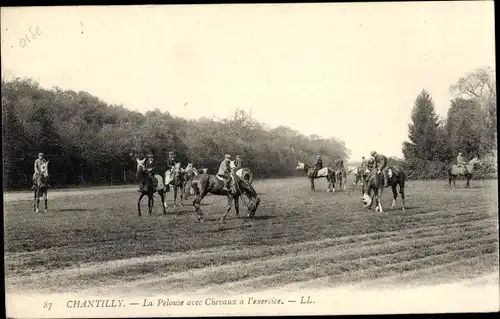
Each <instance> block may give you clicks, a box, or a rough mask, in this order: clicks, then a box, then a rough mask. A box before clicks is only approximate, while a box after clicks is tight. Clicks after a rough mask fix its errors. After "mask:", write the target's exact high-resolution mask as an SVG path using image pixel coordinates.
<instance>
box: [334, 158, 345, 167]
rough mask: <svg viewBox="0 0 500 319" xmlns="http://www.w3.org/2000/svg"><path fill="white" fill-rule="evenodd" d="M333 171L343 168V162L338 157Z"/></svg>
mask: <svg viewBox="0 0 500 319" xmlns="http://www.w3.org/2000/svg"><path fill="white" fill-rule="evenodd" d="M334 166H335V169H343V168H344V161H343V160H342V159H341V158H340V156H337V159H336V160H335V164H334Z"/></svg>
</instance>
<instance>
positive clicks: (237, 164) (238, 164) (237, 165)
mask: <svg viewBox="0 0 500 319" xmlns="http://www.w3.org/2000/svg"><path fill="white" fill-rule="evenodd" d="M242 166H243V164H242V162H241V157H240V156H239V155H236V159H235V160H234V169H233V173H236V172H237V171H238V170H239V169H240V168H241V167H242Z"/></svg>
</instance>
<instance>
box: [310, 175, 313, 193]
mask: <svg viewBox="0 0 500 319" xmlns="http://www.w3.org/2000/svg"><path fill="white" fill-rule="evenodd" d="M310 180H311V191H313V192H314V178H312V177H311V178H310Z"/></svg>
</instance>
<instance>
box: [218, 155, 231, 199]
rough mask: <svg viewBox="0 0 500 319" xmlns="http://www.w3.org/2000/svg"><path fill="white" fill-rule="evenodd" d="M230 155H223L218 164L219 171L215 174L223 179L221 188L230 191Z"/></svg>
mask: <svg viewBox="0 0 500 319" xmlns="http://www.w3.org/2000/svg"><path fill="white" fill-rule="evenodd" d="M230 162H231V155H229V154H226V155H225V156H224V159H223V160H222V162H221V163H220V165H219V171H218V172H217V175H218V176H219V177H222V178H223V179H224V187H223V188H222V189H223V190H225V191H227V192H230V191H231V189H230V188H229V186H230V183H231V166H230Z"/></svg>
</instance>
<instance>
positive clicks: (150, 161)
mask: <svg viewBox="0 0 500 319" xmlns="http://www.w3.org/2000/svg"><path fill="white" fill-rule="evenodd" d="M144 168H145V169H146V172H147V173H148V174H149V176H151V178H152V179H153V185H154V187H155V188H156V187H157V186H158V181H157V180H156V178H155V177H154V174H155V169H156V161H155V158H154V156H153V153H149V154H148V156H147V158H146V163H145V164H144ZM143 188H144V181H141V183H140V185H139V191H142V189H143Z"/></svg>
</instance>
